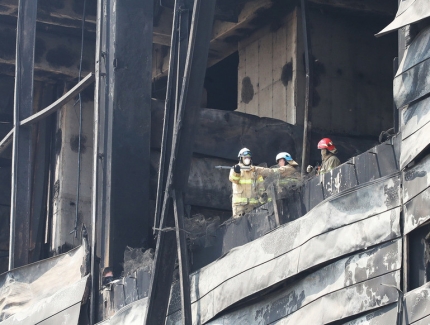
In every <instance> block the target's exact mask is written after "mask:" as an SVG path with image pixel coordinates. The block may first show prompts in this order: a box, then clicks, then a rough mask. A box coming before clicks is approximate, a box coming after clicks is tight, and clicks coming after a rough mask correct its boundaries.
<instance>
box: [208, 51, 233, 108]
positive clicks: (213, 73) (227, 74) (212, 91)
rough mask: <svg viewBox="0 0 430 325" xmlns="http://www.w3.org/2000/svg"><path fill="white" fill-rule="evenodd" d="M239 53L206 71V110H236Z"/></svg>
mask: <svg viewBox="0 0 430 325" xmlns="http://www.w3.org/2000/svg"><path fill="white" fill-rule="evenodd" d="M238 66H239V53H238V52H234V53H233V54H231V55H229V56H228V57H226V58H225V59H224V60H222V61H220V62H218V63H217V64H215V65H213V66H212V67H210V68H208V69H207V70H206V79H205V89H206V91H207V105H206V107H208V108H216V109H220V110H224V111H234V110H235V109H236V108H237V69H238Z"/></svg>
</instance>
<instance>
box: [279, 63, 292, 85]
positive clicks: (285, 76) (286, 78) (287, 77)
mask: <svg viewBox="0 0 430 325" xmlns="http://www.w3.org/2000/svg"><path fill="white" fill-rule="evenodd" d="M292 78H293V62H287V63H286V64H285V65H284V66H283V67H282V74H281V81H282V84H283V85H284V86H285V87H287V86H288V83H289V82H290V81H291V79H292Z"/></svg>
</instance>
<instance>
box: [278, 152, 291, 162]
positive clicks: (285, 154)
mask: <svg viewBox="0 0 430 325" xmlns="http://www.w3.org/2000/svg"><path fill="white" fill-rule="evenodd" d="M282 158H284V159H285V161H292V160H293V158H292V157H291V155H290V154H289V153H288V152H280V153H278V154H277V155H276V162H278V160H279V159H282Z"/></svg>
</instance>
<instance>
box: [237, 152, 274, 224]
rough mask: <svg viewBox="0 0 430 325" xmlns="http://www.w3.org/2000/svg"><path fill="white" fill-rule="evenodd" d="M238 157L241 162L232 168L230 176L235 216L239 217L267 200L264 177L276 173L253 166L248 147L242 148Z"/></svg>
mask: <svg viewBox="0 0 430 325" xmlns="http://www.w3.org/2000/svg"><path fill="white" fill-rule="evenodd" d="M238 158H239V163H238V164H237V165H235V166H234V167H233V168H232V169H231V171H230V176H229V180H230V181H231V182H232V186H233V197H232V208H233V218H239V217H241V216H243V215H245V214H246V213H248V212H251V211H252V210H253V209H254V208H256V207H258V206H260V205H262V204H264V203H266V202H267V194H265V188H264V177H268V176H270V175H272V174H273V173H274V171H273V170H272V169H270V168H264V167H257V166H253V165H252V155H251V151H250V150H249V149H248V148H243V149H241V150H240V151H239V154H238Z"/></svg>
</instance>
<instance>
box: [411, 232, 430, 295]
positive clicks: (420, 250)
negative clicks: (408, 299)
mask: <svg viewBox="0 0 430 325" xmlns="http://www.w3.org/2000/svg"><path fill="white" fill-rule="evenodd" d="M408 257H409V272H408V282H409V283H408V284H409V285H408V291H411V290H414V289H416V288H419V287H421V286H422V285H424V284H425V283H427V282H428V281H430V225H425V226H422V227H419V228H417V229H415V230H414V231H412V232H411V233H410V234H409V252H408Z"/></svg>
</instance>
